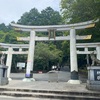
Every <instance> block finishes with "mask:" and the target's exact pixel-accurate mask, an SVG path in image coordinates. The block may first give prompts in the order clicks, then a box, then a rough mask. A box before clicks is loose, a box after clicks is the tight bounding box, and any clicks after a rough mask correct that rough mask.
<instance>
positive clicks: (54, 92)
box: [0, 88, 100, 97]
mask: <svg viewBox="0 0 100 100" xmlns="http://www.w3.org/2000/svg"><path fill="white" fill-rule="evenodd" d="M0 91H1V92H2V91H15V92H17V91H18V92H27V93H31V92H32V93H51V94H62V95H79V96H94V97H100V92H96V91H87V92H86V91H85V92H84V91H83V92H80V91H79V92H78V91H77V92H76V91H51V90H33V89H20V88H0Z"/></svg>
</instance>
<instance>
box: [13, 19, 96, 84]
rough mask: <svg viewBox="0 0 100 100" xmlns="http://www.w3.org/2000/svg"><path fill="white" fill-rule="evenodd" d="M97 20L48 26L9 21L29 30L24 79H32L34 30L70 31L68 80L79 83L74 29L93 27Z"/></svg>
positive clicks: (22, 29)
mask: <svg viewBox="0 0 100 100" xmlns="http://www.w3.org/2000/svg"><path fill="white" fill-rule="evenodd" d="M95 22H97V20H96V21H94V20H92V21H87V22H82V23H76V24H69V25H48V26H26V25H18V24H13V23H11V26H13V27H15V28H16V29H18V30H21V31H29V32H30V41H29V53H28V60H27V69H26V80H27V79H28V80H29V79H30V80H34V79H33V78H32V77H31V76H32V73H31V72H32V71H33V61H34V60H33V59H34V47H35V39H34V38H35V35H36V32H48V31H49V33H50V31H67V30H69V31H70V67H71V79H70V80H69V81H68V82H69V83H71V84H80V80H79V77H78V65H77V52H76V30H79V29H85V28H91V27H94V25H95V24H94V23H95Z"/></svg>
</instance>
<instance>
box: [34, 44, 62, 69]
mask: <svg viewBox="0 0 100 100" xmlns="http://www.w3.org/2000/svg"><path fill="white" fill-rule="evenodd" d="M61 61H62V51H61V50H58V49H57V48H56V46H55V45H53V44H52V45H47V44H45V43H42V42H40V43H37V45H36V47H35V68H38V69H40V70H50V69H51V66H52V65H54V64H55V65H57V64H58V63H61Z"/></svg>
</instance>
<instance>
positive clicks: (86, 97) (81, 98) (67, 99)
mask: <svg viewBox="0 0 100 100" xmlns="http://www.w3.org/2000/svg"><path fill="white" fill-rule="evenodd" d="M0 95H1V96H11V97H24V98H27V100H28V98H33V99H34V98H40V99H41V100H45V99H46V100H48V99H50V100H51V99H52V100H55V99H56V100H100V93H99V92H91V91H88V92H73V91H50V90H32V89H14V88H0ZM34 100H35V99H34Z"/></svg>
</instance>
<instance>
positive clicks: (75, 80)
mask: <svg viewBox="0 0 100 100" xmlns="http://www.w3.org/2000/svg"><path fill="white" fill-rule="evenodd" d="M70 67H71V79H70V80H69V81H68V83H70V84H80V81H79V77H78V66H77V52H76V33H75V29H74V28H72V29H71V30H70Z"/></svg>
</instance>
